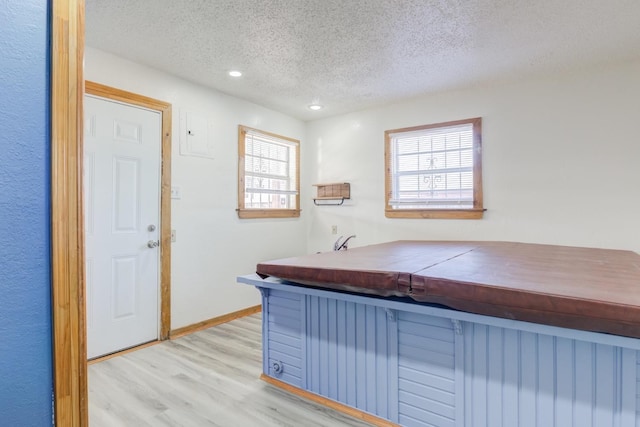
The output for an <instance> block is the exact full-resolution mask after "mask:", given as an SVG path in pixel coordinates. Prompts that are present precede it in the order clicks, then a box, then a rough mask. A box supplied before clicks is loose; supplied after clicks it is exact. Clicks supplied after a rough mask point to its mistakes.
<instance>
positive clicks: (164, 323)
mask: <svg viewBox="0 0 640 427" xmlns="http://www.w3.org/2000/svg"><path fill="white" fill-rule="evenodd" d="M85 93H87V94H89V95H95V96H99V97H101V98H106V99H110V100H113V101H118V102H123V103H126V104H130V105H136V106H138V107H142V108H148V109H150V110H155V111H159V112H160V114H161V115H162V147H161V150H162V154H161V157H162V159H161V162H162V167H161V171H160V187H161V189H160V274H161V276H160V339H161V340H166V339H168V338H169V331H170V330H171V104H169V103H167V102H164V101H159V100H157V99H153V98H149V97H146V96H142V95H138V94H136V93H132V92H127V91H124V90H121V89H116V88H113V87H109V86H105V85H102V84H99V83H94V82H90V81H86V82H85Z"/></svg>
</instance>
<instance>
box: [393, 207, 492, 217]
mask: <svg viewBox="0 0 640 427" xmlns="http://www.w3.org/2000/svg"><path fill="white" fill-rule="evenodd" d="M485 210H486V209H386V210H385V211H384V215H385V216H386V217H387V218H429V219H480V218H482V217H483V216H484V211H485Z"/></svg>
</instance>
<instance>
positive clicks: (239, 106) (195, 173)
mask: <svg viewBox="0 0 640 427" xmlns="http://www.w3.org/2000/svg"><path fill="white" fill-rule="evenodd" d="M85 62H86V64H85V67H86V70H85V74H86V78H87V79H88V80H92V81H96V82H99V83H103V84H107V85H110V86H114V87H117V88H120V89H124V90H129V91H132V92H135V93H139V94H142V95H146V96H150V97H153V98H157V99H160V100H163V101H166V102H170V103H172V104H173V112H174V117H173V155H172V162H173V170H172V182H173V185H177V186H180V187H181V188H182V199H181V200H174V201H173V202H172V228H174V229H176V230H177V236H178V239H177V242H175V243H174V244H173V246H172V251H173V252H172V325H171V327H172V328H174V329H175V328H179V327H182V326H186V325H189V324H193V323H196V322H199V321H202V320H206V319H209V318H211V317H215V316H218V315H221V314H225V313H228V312H231V311H235V310H238V309H241V308H245V307H247V306H250V305H253V304H258V303H259V297H258V293H257V291H256V290H255V289H252V288H249V287H247V286H244V285H238V284H236V281H235V277H236V276H237V275H240V274H246V273H250V272H252V271H254V270H255V265H256V263H258V262H260V261H263V260H268V259H274V258H281V257H286V256H295V255H299V254H303V253H312V252H316V251H326V250H330V249H331V247H332V243H333V241H334V240H335V239H336V237H338V236H339V235H345V236H346V235H349V234H356V235H357V237H356V239H354V240H353V241H352V246H363V245H366V244H373V243H379V242H384V241H390V240H398V239H443V240H454V239H460V240H508V241H522V242H536V243H550V244H561V245H576V246H594V247H603V248H618V249H630V250H634V251H636V252H640V227H639V226H638V218H640V132H638V130H637V127H638V124H639V123H640V62H634V63H628V64H618V65H610V66H602V67H599V68H595V69H591V70H585V71H579V72H574V73H567V74H564V75H558V76H553V77H549V78H545V79H542V78H538V79H527V80H522V81H518V82H508V83H502V84H493V85H491V86H486V87H481V88H475V89H469V90H464V91H457V92H446V93H441V94H437V95H432V96H427V97H422V98H418V99H415V100H412V101H408V102H403V103H400V104H395V105H390V106H386V107H383V108H378V109H372V110H367V111H361V112H355V113H351V114H346V115H341V116H337V117H332V118H328V119H324V120H318V121H315V122H309V123H306V124H305V123H303V122H301V121H299V120H296V119H293V118H291V117H288V116H286V115H283V114H280V113H278V112H275V111H272V110H268V109H266V108H263V107H260V106H257V105H255V104H252V103H249V102H246V101H243V100H240V99H237V98H234V97H230V96H227V95H224V94H221V93H219V92H216V91H213V90H209V89H206V88H204V87H201V86H198V85H195V84H192V83H189V82H187V81H184V80H181V79H178V78H176V77H173V76H170V75H168V74H165V73H162V72H159V71H156V70H153V69H150V68H146V67H143V66H141V65H138V64H135V63H133V62H129V61H126V60H123V59H121V58H118V57H115V56H112V55H110V54H107V53H104V52H101V51H97V50H95V49H91V48H88V49H87V52H86V60H85ZM185 109H186V110H189V111H194V112H198V113H204V114H206V115H208V116H209V117H210V118H212V119H213V121H214V123H215V128H216V141H215V143H216V148H215V158H214V159H212V160H211V159H203V158H197V157H185V156H182V155H180V154H179V150H178V142H179V135H178V131H179V124H178V119H179V111H180V110H185ZM477 116H480V117H482V118H483V150H484V152H483V168H484V171H483V178H484V185H483V187H484V201H485V207H486V208H487V212H486V213H485V218H484V219H482V220H427V219H387V218H385V216H384V157H383V153H384V140H383V134H384V131H385V130H387V129H395V128H401V127H407V126H415V125H421V124H428V123H436V122H442V121H449V120H455V119H461V118H470V117H477ZM238 124H245V125H248V126H252V127H257V128H260V129H263V130H267V131H271V132H275V133H279V134H282V135H286V136H290V137H294V138H298V139H300V140H301V159H302V160H301V162H302V181H301V190H302V195H301V204H302V209H303V212H302V216H301V218H299V219H283V220H242V221H241V220H239V219H238V218H237V215H236V212H235V208H236V206H237V196H236V174H237V125H238ZM343 181H346V182H350V183H351V194H352V200H350V201H347V202H346V203H345V205H344V206H341V207H316V206H313V204H312V203H311V198H312V197H313V192H314V191H315V188H314V187H312V186H311V184H313V183H323V182H324V183H327V182H343ZM331 225H337V226H338V235H332V234H331Z"/></svg>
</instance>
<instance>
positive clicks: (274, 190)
mask: <svg viewBox="0 0 640 427" xmlns="http://www.w3.org/2000/svg"><path fill="white" fill-rule="evenodd" d="M299 146H300V142H299V141H298V140H295V139H292V138H287V137H284V136H280V135H275V134H272V133H268V132H263V131H259V130H257V129H252V128H248V127H246V126H239V131H238V153H239V157H240V161H239V170H238V176H239V180H238V214H239V216H240V217H241V218H268V217H292V216H299V214H300V203H299V193H300V184H299V182H300V178H299V176H300V172H299Z"/></svg>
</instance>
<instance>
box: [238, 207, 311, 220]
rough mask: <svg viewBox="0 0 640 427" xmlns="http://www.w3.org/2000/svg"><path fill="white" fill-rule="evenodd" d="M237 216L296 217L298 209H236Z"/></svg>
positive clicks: (248, 217) (298, 213) (250, 217)
mask: <svg viewBox="0 0 640 427" xmlns="http://www.w3.org/2000/svg"><path fill="white" fill-rule="evenodd" d="M236 212H238V218H244V219H252V218H297V217H299V216H300V209H236Z"/></svg>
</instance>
